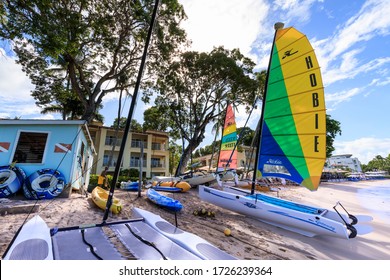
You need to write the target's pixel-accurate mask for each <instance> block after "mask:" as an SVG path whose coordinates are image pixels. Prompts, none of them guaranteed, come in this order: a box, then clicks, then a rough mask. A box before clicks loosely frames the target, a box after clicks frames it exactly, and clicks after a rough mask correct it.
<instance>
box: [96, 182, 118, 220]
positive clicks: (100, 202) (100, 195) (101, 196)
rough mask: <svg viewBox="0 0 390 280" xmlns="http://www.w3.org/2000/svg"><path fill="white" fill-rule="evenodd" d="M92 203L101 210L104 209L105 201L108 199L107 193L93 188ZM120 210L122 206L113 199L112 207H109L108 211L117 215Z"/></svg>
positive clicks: (99, 188) (101, 189) (98, 188)
mask: <svg viewBox="0 0 390 280" xmlns="http://www.w3.org/2000/svg"><path fill="white" fill-rule="evenodd" d="M91 195H92V201H93V202H94V203H95V204H96V205H97V206H98V207H99V208H101V209H103V210H105V209H106V204H107V199H108V191H106V190H105V189H103V188H101V187H95V188H94V189H93V190H92V193H91ZM121 210H122V204H121V202H120V200H119V199H117V198H115V197H113V198H112V205H111V207H110V211H111V212H112V213H114V214H118V213H119V212H120V211H121Z"/></svg>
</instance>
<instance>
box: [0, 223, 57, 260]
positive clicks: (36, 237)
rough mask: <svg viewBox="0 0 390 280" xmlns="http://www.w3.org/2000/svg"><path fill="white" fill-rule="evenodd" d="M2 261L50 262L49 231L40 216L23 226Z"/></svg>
mask: <svg viewBox="0 0 390 280" xmlns="http://www.w3.org/2000/svg"><path fill="white" fill-rule="evenodd" d="M3 259H4V260H52V259H53V252H52V242H51V237H50V229H49V227H48V226H47V225H46V223H45V222H44V221H43V220H42V218H41V217H40V216H34V217H33V218H32V219H31V220H29V221H28V222H27V223H26V224H24V225H23V227H22V228H21V230H20V232H19V234H18V235H17V236H16V238H15V240H14V241H13V243H12V245H11V247H10V248H9V250H8V251H7V253H6V254H5V256H4V258H3Z"/></svg>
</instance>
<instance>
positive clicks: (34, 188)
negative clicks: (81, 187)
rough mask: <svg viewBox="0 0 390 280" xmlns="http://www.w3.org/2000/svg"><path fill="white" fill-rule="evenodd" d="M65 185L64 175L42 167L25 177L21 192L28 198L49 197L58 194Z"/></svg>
mask: <svg viewBox="0 0 390 280" xmlns="http://www.w3.org/2000/svg"><path fill="white" fill-rule="evenodd" d="M65 185H66V180H65V176H64V175H63V174H62V173H61V172H60V171H58V170H54V169H51V168H44V169H40V170H38V171H36V172H34V173H32V174H31V175H30V176H28V177H27V179H26V180H25V182H24V184H23V193H24V196H25V197H26V198H28V199H51V198H55V197H57V196H58V195H60V194H61V192H62V191H63V189H64V187H65Z"/></svg>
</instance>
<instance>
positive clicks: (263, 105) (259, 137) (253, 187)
mask: <svg viewBox="0 0 390 280" xmlns="http://www.w3.org/2000/svg"><path fill="white" fill-rule="evenodd" d="M283 27H284V24H283V23H279V22H278V23H275V25H274V29H275V33H274V38H273V40H272V47H271V55H270V57H269V62H268V68H267V75H266V78H265V83H264V84H265V86H264V94H263V102H262V105H261V116H260V121H259V123H260V127H259V134H258V145H257V149H258V150H257V152H256V157H255V166H254V168H253V182H255V181H256V176H257V174H256V173H257V168H258V160H259V154H260V149H261V136H262V133H263V122H264V108H265V103H266V100H267V99H266V97H267V91H268V83H269V73H270V69H271V62H272V57H273V50H274V48H275V46H276V34H277V32H278V30H279V29H282V28H283ZM283 35H284V34H283ZM254 193H255V183H252V189H251V194H254Z"/></svg>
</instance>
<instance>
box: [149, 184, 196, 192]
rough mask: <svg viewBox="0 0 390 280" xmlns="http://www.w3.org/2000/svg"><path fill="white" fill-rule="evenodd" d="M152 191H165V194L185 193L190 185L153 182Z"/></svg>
mask: <svg viewBox="0 0 390 280" xmlns="http://www.w3.org/2000/svg"><path fill="white" fill-rule="evenodd" d="M152 185H153V187H152V188H153V189H155V190H157V191H167V192H187V191H189V190H190V189H191V186H190V184H188V183H187V182H173V181H167V182H156V181H154V182H153V184H152Z"/></svg>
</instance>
